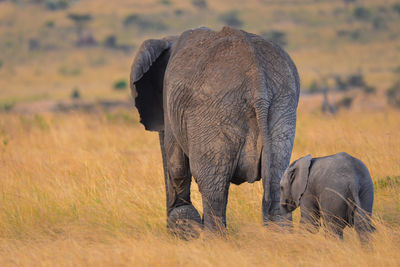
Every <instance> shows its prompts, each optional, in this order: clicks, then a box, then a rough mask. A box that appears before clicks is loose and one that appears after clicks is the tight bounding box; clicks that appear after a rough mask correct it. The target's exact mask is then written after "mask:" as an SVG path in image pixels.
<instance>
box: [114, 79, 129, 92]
mask: <svg viewBox="0 0 400 267" xmlns="http://www.w3.org/2000/svg"><path fill="white" fill-rule="evenodd" d="M113 87H114V90H125V89H126V88H128V83H127V82H126V81H125V80H118V81H116V82H115V83H114V86H113Z"/></svg>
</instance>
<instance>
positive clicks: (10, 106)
mask: <svg viewBox="0 0 400 267" xmlns="http://www.w3.org/2000/svg"><path fill="white" fill-rule="evenodd" d="M14 106H15V101H6V102H3V103H1V105H0V109H1V110H3V111H10V110H12V109H13V108H14Z"/></svg>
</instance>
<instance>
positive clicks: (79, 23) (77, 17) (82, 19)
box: [68, 13, 92, 40]
mask: <svg viewBox="0 0 400 267" xmlns="http://www.w3.org/2000/svg"><path fill="white" fill-rule="evenodd" d="M68 18H69V19H70V20H72V21H73V22H74V23H75V28H76V34H77V35H78V40H80V39H82V35H83V30H84V28H85V27H86V25H87V23H89V21H91V20H92V16H91V15H90V14H78V13H70V14H68Z"/></svg>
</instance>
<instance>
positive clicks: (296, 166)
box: [280, 152, 374, 241]
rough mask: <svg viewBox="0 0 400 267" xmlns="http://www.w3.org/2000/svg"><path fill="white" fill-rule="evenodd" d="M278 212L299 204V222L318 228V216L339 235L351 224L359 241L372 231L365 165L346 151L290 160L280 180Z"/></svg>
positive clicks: (371, 189) (370, 186) (371, 199)
mask: <svg viewBox="0 0 400 267" xmlns="http://www.w3.org/2000/svg"><path fill="white" fill-rule="evenodd" d="M280 201H281V211H282V213H283V214H288V213H290V212H292V211H293V210H294V209H296V208H297V207H298V206H300V209H301V220H300V222H301V223H308V224H309V225H311V226H313V227H311V229H310V230H313V229H315V230H316V229H318V227H319V225H320V218H322V219H323V220H324V221H325V224H326V226H327V227H328V228H329V229H330V230H331V231H332V232H333V233H336V234H337V235H338V236H339V237H340V238H343V228H344V227H346V226H354V227H355V229H356V231H357V233H358V235H359V237H360V239H361V241H366V240H367V239H368V236H369V235H368V233H369V232H372V231H374V227H373V226H372V224H371V221H370V216H371V213H372V205H373V202H374V187H373V183H372V180H371V176H370V174H369V172H368V169H367V167H365V165H364V164H363V163H362V162H361V161H360V160H358V159H356V158H353V157H352V156H350V155H349V154H347V153H344V152H341V153H338V154H335V155H331V156H327V157H321V158H312V157H311V155H308V156H305V157H302V158H300V159H298V160H296V161H295V162H293V163H292V164H291V165H290V166H289V167H288V168H287V169H286V171H285V173H284V174H283V177H282V180H281V199H280Z"/></svg>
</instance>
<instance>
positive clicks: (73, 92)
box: [71, 88, 81, 99]
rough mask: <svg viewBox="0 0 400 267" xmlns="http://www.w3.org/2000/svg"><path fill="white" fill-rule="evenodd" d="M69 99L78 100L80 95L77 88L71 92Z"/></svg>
mask: <svg viewBox="0 0 400 267" xmlns="http://www.w3.org/2000/svg"><path fill="white" fill-rule="evenodd" d="M71 98H72V99H80V98H81V93H80V92H79V89H78V88H75V89H74V90H72V93H71Z"/></svg>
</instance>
